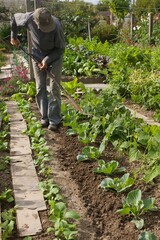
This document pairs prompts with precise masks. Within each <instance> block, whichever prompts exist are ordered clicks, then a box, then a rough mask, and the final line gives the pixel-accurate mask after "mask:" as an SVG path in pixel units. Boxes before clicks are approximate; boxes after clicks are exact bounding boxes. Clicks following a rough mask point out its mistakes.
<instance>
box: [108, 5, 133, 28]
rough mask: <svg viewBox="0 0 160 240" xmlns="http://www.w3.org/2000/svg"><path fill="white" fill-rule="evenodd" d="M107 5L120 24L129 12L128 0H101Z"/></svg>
mask: <svg viewBox="0 0 160 240" xmlns="http://www.w3.org/2000/svg"><path fill="white" fill-rule="evenodd" d="M103 2H106V3H107V5H108V6H109V9H110V11H111V13H113V14H114V15H115V16H116V17H117V20H118V25H119V26H121V24H122V22H123V21H124V18H125V16H126V15H127V14H128V13H129V12H130V3H131V2H130V0H103Z"/></svg>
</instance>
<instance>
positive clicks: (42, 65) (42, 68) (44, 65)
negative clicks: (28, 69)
mask: <svg viewBox="0 0 160 240" xmlns="http://www.w3.org/2000/svg"><path fill="white" fill-rule="evenodd" d="M38 67H39V68H40V69H41V70H45V69H47V67H48V66H47V64H46V63H45V62H44V61H43V60H42V62H41V63H38Z"/></svg>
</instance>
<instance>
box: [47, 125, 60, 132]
mask: <svg viewBox="0 0 160 240" xmlns="http://www.w3.org/2000/svg"><path fill="white" fill-rule="evenodd" d="M48 129H49V130H51V131H57V130H58V125H55V124H49V126H48Z"/></svg>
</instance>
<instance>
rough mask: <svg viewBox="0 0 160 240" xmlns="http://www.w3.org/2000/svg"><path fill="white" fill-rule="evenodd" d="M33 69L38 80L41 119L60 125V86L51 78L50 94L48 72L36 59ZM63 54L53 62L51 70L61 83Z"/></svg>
mask: <svg viewBox="0 0 160 240" xmlns="http://www.w3.org/2000/svg"><path fill="white" fill-rule="evenodd" d="M32 62H33V71H34V77H35V82H36V102H37V106H38V108H39V111H40V113H41V119H42V120H46V121H49V124H55V125H58V124H59V123H60V122H61V94H60V87H59V86H57V85H56V84H55V83H54V80H53V79H52V78H50V79H49V86H48V87H49V94H48V92H47V91H48V87H47V81H48V79H47V72H46V71H45V70H40V69H39V67H38V66H37V64H36V62H35V61H32ZM62 62H63V56H62V57H61V58H59V59H58V60H56V61H55V62H53V63H52V65H51V66H50V69H51V70H50V71H51V72H52V73H53V74H54V75H55V81H57V82H58V83H59V84H60V80H61V71H62Z"/></svg>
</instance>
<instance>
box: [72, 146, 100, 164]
mask: <svg viewBox="0 0 160 240" xmlns="http://www.w3.org/2000/svg"><path fill="white" fill-rule="evenodd" d="M99 157H100V152H99V150H98V148H96V147H93V146H86V147H84V148H83V149H82V154H79V155H78V156H77V160H78V161H86V160H89V159H98V158H99Z"/></svg>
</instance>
